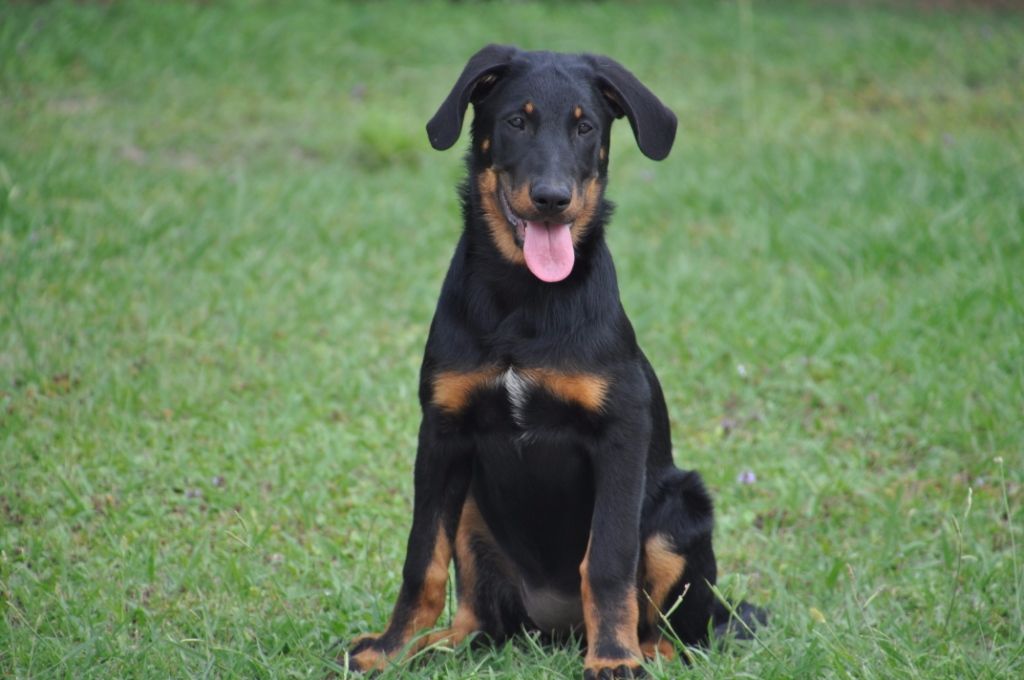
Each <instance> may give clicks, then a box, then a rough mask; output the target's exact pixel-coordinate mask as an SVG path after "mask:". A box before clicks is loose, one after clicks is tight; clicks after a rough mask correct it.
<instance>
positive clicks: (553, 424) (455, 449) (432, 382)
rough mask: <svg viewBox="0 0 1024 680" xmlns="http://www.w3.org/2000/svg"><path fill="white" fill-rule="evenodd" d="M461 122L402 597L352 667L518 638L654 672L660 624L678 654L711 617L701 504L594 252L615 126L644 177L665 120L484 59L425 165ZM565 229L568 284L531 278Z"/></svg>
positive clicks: (556, 65)
mask: <svg viewBox="0 0 1024 680" xmlns="http://www.w3.org/2000/svg"><path fill="white" fill-rule="evenodd" d="M469 104H473V106H474V110H475V116H474V118H473V125H472V147H471V149H470V152H469V154H468V156H467V166H468V177H467V180H466V182H465V184H464V185H463V186H462V189H461V198H462V206H463V217H464V221H465V229H464V230H463V232H462V236H461V238H460V239H459V243H458V246H457V247H456V249H455V255H454V257H453V258H452V262H451V266H450V269H449V270H448V275H447V277H446V278H445V281H444V285H443V287H442V290H441V297H440V300H439V301H438V305H437V311H436V313H435V315H434V320H433V323H432V324H431V327H430V335H429V338H428V340H427V345H426V353H425V356H424V359H423V366H422V372H421V377H420V402H421V404H422V409H423V420H422V424H421V426H420V434H419V449H418V451H417V456H416V465H415V501H414V510H413V521H412V531H411V533H410V535H409V542H408V551H407V555H406V560H405V567H404V570H403V582H402V587H401V591H400V593H399V595H398V601H397V603H396V605H395V608H394V613H393V615H392V618H391V621H390V623H389V625H388V627H387V629H386V630H385V631H384V632H383V633H381V634H379V635H369V636H364V637H362V638H360V639H358V640H356V641H355V642H354V644H353V646H352V648H351V651H350V654H349V658H348V663H349V667H350V668H352V669H355V670H370V669H377V668H382V667H384V666H385V665H386V664H387V663H389V662H390V661H392V660H397V659H399V658H401V657H403V656H405V655H408V654H409V653H411V652H412V651H415V650H416V649H419V648H422V647H423V646H425V645H427V644H432V643H434V642H438V641H447V642H450V643H456V642H458V641H460V640H462V639H463V638H465V637H466V636H467V635H470V634H472V633H477V632H479V633H483V634H485V635H486V636H487V637H489V638H491V639H493V640H496V641H501V640H503V639H504V638H506V637H508V636H509V635H512V634H514V633H516V632H517V631H520V630H523V629H528V630H530V629H532V630H540V631H541V632H543V633H546V634H560V633H568V632H574V631H579V632H581V633H583V634H585V635H586V639H587V646H588V650H587V655H586V660H585V677H601V678H605V677H628V676H629V675H631V674H634V673H635V674H639V673H640V672H641V669H640V663H641V662H642V660H643V657H644V656H645V655H647V656H651V655H653V654H655V653H661V654H666V655H671V653H672V647H671V645H670V644H668V643H667V641H666V638H664V637H663V633H664V625H663V624H664V621H663V620H662V619H661V614H660V612H669V611H670V610H671V612H670V613H668V618H667V620H668V622H669V624H670V625H671V629H672V632H673V633H674V635H675V636H676V637H678V639H679V640H681V641H682V642H684V643H687V644H694V643H701V642H703V641H705V640H706V639H707V637H708V631H709V627H710V626H711V625H714V624H715V623H719V624H721V623H723V621H724V619H725V618H727V613H726V612H725V611H724V608H722V607H721V605H716V603H715V599H714V597H713V593H712V591H711V588H710V587H709V584H713V583H714V582H715V577H716V566H715V556H714V552H713V550H712V545H711V533H712V505H711V499H710V497H709V495H708V493H707V491H706V490H705V488H704V485H703V484H702V482H701V480H700V477H699V476H698V475H697V473H696V472H688V471H683V470H680V469H678V468H676V467H675V465H674V464H673V460H672V444H671V439H670V433H669V419H668V413H667V410H666V407H665V400H664V397H663V395H662V391H661V387H660V385H659V384H658V379H657V377H656V376H655V374H654V370H653V369H652V368H651V365H650V363H649V362H648V361H647V358H646V357H645V356H644V354H643V352H642V351H641V350H640V348H639V347H638V346H637V342H636V337H635V335H634V333H633V328H632V326H631V325H630V322H629V319H627V318H626V314H625V312H624V311H623V308H622V304H621V303H620V301H619V292H618V286H617V283H616V277H615V268H614V266H613V265H612V258H611V254H610V253H609V251H608V247H607V245H606V244H605V239H604V228H605V224H606V222H607V220H608V219H609V217H610V215H611V212H612V206H611V204H610V203H609V202H608V201H607V200H605V198H604V190H605V187H606V185H607V169H608V157H609V142H610V131H611V126H612V122H613V121H614V120H615V119H616V118H621V117H623V116H625V117H626V118H627V119H628V120H629V123H630V126H631V127H632V129H633V132H634V135H635V137H636V140H637V143H638V145H639V147H640V150H641V151H642V152H643V153H644V154H645V155H647V156H649V157H650V158H652V159H655V160H661V159H662V158H664V157H665V156H667V155H668V152H669V151H670V149H671V147H672V143H673V140H674V138H675V132H676V118H675V116H674V115H673V114H672V112H671V111H669V110H668V109H667V108H666V107H665V106H664V105H662V103H661V102H660V101H659V100H658V99H657V98H656V97H655V96H654V94H652V93H651V92H650V91H649V90H648V89H647V88H646V87H645V86H644V85H643V84H642V83H640V81H639V80H637V79H636V78H635V77H634V76H633V75H632V74H631V73H630V72H629V71H627V70H626V69H625V68H623V67H622V66H621V65H619V64H618V63H616V62H615V61H612V60H611V59H608V58H606V57H600V56H593V55H565V54H555V53H550V52H525V51H521V50H518V49H516V48H513V47H506V46H499V45H490V46H488V47H485V48H484V49H482V50H481V51H480V52H478V53H477V54H475V55H474V56H473V57H472V58H471V59H470V60H469V63H468V64H467V65H466V67H465V70H464V71H463V73H462V75H461V76H460V78H459V79H458V82H456V84H455V86H454V88H453V89H452V91H451V93H450V94H449V95H448V98H447V99H446V100H445V101H444V103H443V104H442V105H441V107H440V109H439V110H438V112H437V114H436V115H435V116H434V118H433V119H432V120H431V121H430V122H429V123H428V125H427V132H428V135H429V138H430V141H431V144H432V145H433V146H434V147H435V148H437V149H447V148H449V147H451V146H452V145H453V144H454V143H455V142H456V140H457V139H458V137H459V134H460V130H461V127H462V120H463V116H464V114H465V111H466V108H467V106H468V105H469ZM565 224H569V225H571V226H570V227H569V233H570V234H571V238H572V242H573V249H572V257H571V259H570V260H569V261H570V262H571V263H572V264H571V271H569V273H568V275H567V276H564V277H563V278H561V279H560V280H557V281H552V282H548V281H545V280H541V278H540V277H541V275H542V274H543V275H544V276H546V277H547V278H552V277H556V278H557V277H559V276H562V274H564V271H563V272H561V273H559V272H558V271H555V270H545V269H544V268H543V266H537V265H534V264H531V262H530V261H529V257H528V256H525V255H524V248H525V245H524V240H525V239H529V238H538V234H540V235H541V236H540V238H547V234H549V233H550V234H555V233H556V231H555V229H556V227H554V226H552V225H563V227H561V228H563V229H564V225H565ZM538 225H542V226H538ZM542 227H543V228H542ZM530 230H532V231H530ZM562 233H563V238H564V232H562ZM551 238H552V239H555V236H551ZM551 242H552V243H555V240H552V241H551ZM561 243H562V244H563V245H564V244H565V243H566V241H564V240H563V241H562V242H561ZM556 251H557V252H558V253H561V254H562V255H563V256H564V255H565V253H566V252H567V251H566V249H565V248H564V247H563V248H562V249H561V250H558V249H557V247H556V246H552V250H551V253H556ZM545 252H547V251H545ZM563 260H564V258H563ZM535 261H536V260H534V262H535ZM538 267H539V268H538ZM563 268H564V261H563ZM555 269H556V270H557V267H555ZM535 270H536V271H535ZM552 271H555V273H554V274H552V273H551V272H552ZM538 272H539V273H538ZM451 559H454V560H455V566H456V573H457V576H458V579H457V580H458V610H457V612H456V614H455V618H454V621H453V625H452V626H451V628H449V629H446V630H443V631H441V632H437V633H433V634H431V635H425V636H424V635H420V633H421V632H422V631H423V629H426V628H430V627H432V626H434V625H435V623H436V620H437V617H438V615H439V614H440V612H441V610H442V608H443V605H444V602H445V587H446V583H447V577H448V564H449V561H450V560H451ZM677 602H678V605H677ZM673 607H674V609H673ZM753 618H756V616H755V617H753ZM417 636H419V637H417Z"/></svg>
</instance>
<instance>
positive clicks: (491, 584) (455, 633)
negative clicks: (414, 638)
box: [427, 494, 526, 646]
mask: <svg viewBox="0 0 1024 680" xmlns="http://www.w3.org/2000/svg"><path fill="white" fill-rule="evenodd" d="M512 569H513V567H512V566H511V564H510V563H509V561H508V560H506V559H505V558H504V557H503V556H502V555H501V552H500V549H499V548H498V546H497V544H496V543H495V542H494V537H493V536H492V535H491V531H490V529H489V528H488V527H487V524H486V522H485V521H484V519H483V517H482V516H481V514H480V510H479V508H478V507H477V504H476V500H475V499H474V498H473V496H472V494H470V495H469V496H468V497H467V498H466V502H465V504H464V505H463V506H462V515H461V517H460V518H459V526H458V530H457V531H456V533H455V576H456V581H457V583H458V607H457V608H456V610H455V616H454V618H453V619H452V623H451V626H449V627H448V628H445V629H444V630H440V631H437V632H435V633H431V634H430V635H429V636H428V637H427V644H428V645H434V644H439V643H440V644H445V645H450V646H455V645H458V644H459V643H461V642H462V641H463V640H465V639H466V637H468V636H469V635H472V634H473V633H482V634H484V635H486V636H487V637H488V638H490V639H491V640H493V641H496V642H501V641H503V640H504V639H505V638H507V637H508V636H510V635H512V634H513V633H515V632H517V631H518V630H519V629H520V628H521V627H522V626H523V625H524V623H525V622H526V614H525V610H524V608H523V604H522V600H521V596H520V593H519V590H518V589H517V588H516V587H515V586H514V585H513V583H512V579H511V577H510V573H509V572H510V570H512Z"/></svg>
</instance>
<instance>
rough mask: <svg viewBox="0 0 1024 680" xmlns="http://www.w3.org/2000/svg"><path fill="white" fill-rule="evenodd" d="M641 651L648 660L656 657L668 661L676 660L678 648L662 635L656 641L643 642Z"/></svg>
mask: <svg viewBox="0 0 1024 680" xmlns="http://www.w3.org/2000/svg"><path fill="white" fill-rule="evenodd" d="M640 651H641V653H643V655H644V658H645V659H648V660H649V659H653V658H655V657H656V656H660V657H661V658H663V659H665V660H666V661H671V660H672V659H674V658H676V648H675V647H673V646H672V643H671V642H669V641H668V640H666V639H665V638H664V637H662V636H660V635H659V636H658V637H657V639H655V640H647V641H645V642H641V643H640Z"/></svg>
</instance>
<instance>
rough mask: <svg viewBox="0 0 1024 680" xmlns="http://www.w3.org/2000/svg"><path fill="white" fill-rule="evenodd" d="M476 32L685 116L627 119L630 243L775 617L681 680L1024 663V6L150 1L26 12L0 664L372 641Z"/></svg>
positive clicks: (110, 660) (311, 648)
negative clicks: (458, 112)
mask: <svg viewBox="0 0 1024 680" xmlns="http://www.w3.org/2000/svg"><path fill="white" fill-rule="evenodd" d="M487 41H507V42H515V43H518V44H520V45H522V46H525V47H530V48H541V47H545V48H553V49H558V50H564V51H576V50H589V51H599V52H606V53H610V54H611V55H612V56H615V57H617V58H619V59H620V60H621V61H623V62H624V63H625V64H627V65H628V66H629V67H630V68H632V69H633V70H634V71H635V72H637V73H638V74H639V75H640V76H641V77H642V78H643V79H644V80H645V81H646V82H647V83H649V84H650V86H651V87H652V89H654V91H655V92H657V93H658V94H659V95H661V96H662V97H663V98H664V100H665V101H666V102H667V103H668V104H669V105H670V106H671V107H672V108H673V109H674V110H675V111H676V112H677V113H678V115H679V118H680V121H681V125H680V136H679V139H678V141H677V145H676V148H675V150H674V152H673V154H672V156H671V157H670V158H669V159H668V160H667V161H665V162H664V163H661V164H655V163H651V162H650V161H647V160H645V159H644V158H643V157H642V156H641V155H640V153H639V152H638V150H637V149H636V147H635V144H634V143H633V141H632V139H631V138H630V136H629V131H628V126H624V125H620V126H619V129H618V130H617V131H616V133H615V136H614V142H613V149H612V151H613V157H614V162H613V163H612V174H611V187H610V192H611V195H612V197H613V199H614V200H616V202H617V203H618V206H619V209H618V213H617V215H618V216H617V218H616V219H615V221H614V223H613V225H612V229H611V232H610V237H609V238H610V242H611V247H612V250H613V252H614V253H615V256H616V262H617V265H618V268H619V272H620V281H621V287H622V295H623V301H624V304H625V306H626V308H627V310H628V311H629V313H630V315H631V318H632V319H633V322H634V325H635V326H636V329H637V333H638V336H639V337H640V339H641V342H642V344H643V346H644V348H645V350H646V351H647V353H648V355H649V356H650V358H651V360H652V362H653V364H654V365H655V367H656V369H657V370H658V371H659V375H660V377H661V380H662V383H663V384H664V385H665V388H666V391H667V397H668V400H669V408H670V412H671V416H672V420H673V426H674V433H675V442H676V458H677V461H678V462H679V463H680V464H681V465H683V466H685V467H694V468H698V469H700V470H701V471H702V473H703V474H704V475H705V477H706V478H707V481H708V482H709V484H710V486H711V488H712V490H713V493H714V495H715V498H716V502H717V507H718V524H717V532H716V546H717V550H718V554H719V562H720V566H721V571H722V572H723V574H724V576H723V578H722V586H723V588H724V589H725V590H726V591H728V592H731V593H734V594H736V595H742V596H745V597H748V598H750V599H752V600H754V601H757V602H759V603H764V604H766V605H768V606H769V607H770V608H771V610H772V613H773V619H772V623H771V626H770V627H768V628H767V629H765V630H763V631H762V632H761V633H760V642H759V643H757V644H748V645H735V646H733V647H730V648H729V649H727V650H724V651H723V650H717V651H712V652H710V653H707V654H705V653H702V652H697V654H696V659H695V661H694V663H693V665H692V667H691V668H689V669H683V668H682V667H680V666H679V665H678V664H664V665H653V666H652V667H651V669H650V670H651V673H652V675H653V676H654V677H656V678H667V677H677V676H681V675H682V676H686V677H707V678H717V677H723V678H724V677H759V678H792V677H853V678H875V677H878V678H888V677H926V678H933V677H978V678H999V677H1017V676H1020V675H1022V674H1024V633H1022V630H1024V606H1022V573H1024V572H1022V567H1021V562H1022V561H1024V554H1022V553H1021V549H1020V547H1019V546H1020V545H1021V544H1022V543H1024V540H1022V536H1021V534H1020V530H1021V527H1022V526H1024V514H1022V512H1021V506H1022V501H1024V492H1022V483H1024V465H1022V461H1024V456H1022V454H1024V337H1022V336H1024V172H1022V170H1024V52H1022V51H1021V45H1022V44H1024V16H1022V15H1020V14H997V13H990V12H986V11H983V10H972V9H960V10H955V11H937V10H936V11H932V10H921V9H909V8H902V9H901V8H898V7H893V6H885V5H865V4H860V3H852V4H843V3H815V4H790V5H786V4H781V3H769V4H767V5H764V4H763V3H757V4H754V3H747V2H739V3H731V2H723V3H716V4H709V3H708V4H706V3H687V4H685V5H682V4H681V5H679V6H676V5H670V4H647V3H645V4H643V5H640V4H636V5H626V6H621V5H615V4H605V3H566V4H559V5H557V6H556V5H553V4H551V5H548V4H538V3H531V2H524V3H504V4H489V3H488V4H477V3H457V4H443V3H437V2H429V3H423V4H416V5H410V6H406V5H399V4H397V3H390V2H383V3H351V4H348V3H328V2H311V3H308V4H304V5H302V6H301V8H300V7H298V6H296V5H293V4H291V3H263V2H259V3H215V4H209V5H208V4H205V3H195V4H193V3H153V4H141V3H137V2H126V3H113V4H105V3H95V4H94V3H82V4H67V3H41V4H36V3H24V4H21V3H18V4H7V5H3V6H2V7H0V611H2V614H0V675H2V676H5V677H17V678H30V677H54V676H62V677H83V678H90V677H182V676H213V677H294V676H322V675H323V674H324V673H326V672H327V671H328V670H329V669H330V668H331V663H330V660H331V659H332V658H333V656H334V655H335V654H336V653H337V649H335V648H332V645H333V644H334V642H335V641H336V640H339V639H349V638H351V637H352V636H354V635H356V634H358V633H362V632H366V631H368V630H375V629H379V628H380V627H381V626H382V624H383V623H384V622H385V621H386V619H387V616H388V613H389V609H390V606H391V602H392V598H393V597H394V595H395V593H396V590H397V587H398V582H399V576H400V568H401V567H400V565H401V559H402V555H403V551H404V545H405V532H406V531H407V530H408V525H409V516H410V505H411V483H410V482H411V474H410V471H411V465H412V461H413V455H414V445H415V432H416V425H417V419H418V405H417V403H416V390H415V385H416V375H417V370H418V365H419V360H420V352H421V349H422V345H423V342H424V339H425V336H426V329H427V324H428V323H429V319H430V315H431V313H432V309H433V304H434V301H435V299H436V295H437V290H438V287H439V285H440V281H441V277H442V276H443V273H444V270H445V267H446V264H447V260H448V258H449V257H450V253H451V249H452V247H453V244H454V242H455V239H456V237H457V234H458V230H459V228H460V223H459V217H458V208H457V205H456V201H455V193H454V189H453V187H454V185H455V183H456V182H457V181H458V179H459V177H460V174H461V171H462V170H461V161H460V153H458V152H454V151H453V152H449V153H447V154H438V153H436V152H433V151H431V150H430V149H429V146H428V144H427V143H426V136H425V134H424V132H423V124H424V123H425V121H426V120H427V119H428V118H429V116H430V115H431V114H432V113H433V111H434V108H435V107H436V106H437V105H438V104H439V103H440V101H441V99H442V98H443V96H444V95H445V94H446V93H447V88H448V87H449V86H450V84H451V83H452V82H453V81H454V78H455V76H456V75H457V73H458V71H459V70H460V68H461V66H462V64H463V63H464V61H465V59H466V58H467V56H468V55H469V54H470V53H471V52H472V51H473V50H474V49H475V48H476V47H477V46H479V45H481V44H483V43H484V42H487ZM460 146H461V145H460ZM745 471H750V472H753V473H754V475H755V476H756V482H755V483H753V484H741V483H739V482H738V481H737V480H738V477H739V476H740V475H741V473H744V472H745ZM580 673H581V663H580V658H579V655H578V653H577V652H575V651H573V650H571V649H554V650H551V649H540V648H538V647H537V646H536V643H535V642H534V641H533V640H530V639H526V638H524V639H521V640H519V641H517V642H516V643H514V644H511V645H509V646H506V647H504V648H502V649H500V650H489V649H486V648H485V649H482V650H466V649H460V650H457V651H455V652H454V653H443V652H438V653H435V654H433V655H428V656H426V657H425V659H424V660H423V661H422V662H419V663H416V664H414V665H413V666H412V667H409V668H406V669H404V670H403V671H402V672H395V673H392V674H391V675H393V676H395V677H397V676H399V675H402V677H405V675H406V674H408V675H409V676H410V677H424V678H426V677H430V678H458V677H467V676H481V677H508V678H511V677H550V678H575V677H578V676H579V675H580Z"/></svg>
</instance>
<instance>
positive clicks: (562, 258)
mask: <svg viewBox="0 0 1024 680" xmlns="http://www.w3.org/2000/svg"><path fill="white" fill-rule="evenodd" d="M497 193H498V203H499V204H500V205H501V212H502V214H503V215H504V216H505V219H506V220H507V221H508V223H509V226H510V227H511V228H512V230H513V232H514V234H515V239H516V245H517V246H519V247H520V248H522V250H523V257H524V259H525V260H526V267H527V268H528V269H529V270H530V273H531V274H533V275H534V276H536V277H537V278H538V279H540V280H541V281H544V282H545V283H555V282H558V281H562V280H563V279H565V278H566V277H567V276H569V274H571V273H572V267H573V264H574V263H575V262H576V251H575V250H574V249H573V243H572V222H566V223H564V224H558V223H556V222H548V221H537V220H530V219H527V218H525V217H520V216H519V215H517V214H516V213H515V212H514V211H513V210H512V205H511V203H509V200H508V196H507V195H506V193H505V188H504V187H503V186H501V185H500V183H499V186H498V191H497Z"/></svg>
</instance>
